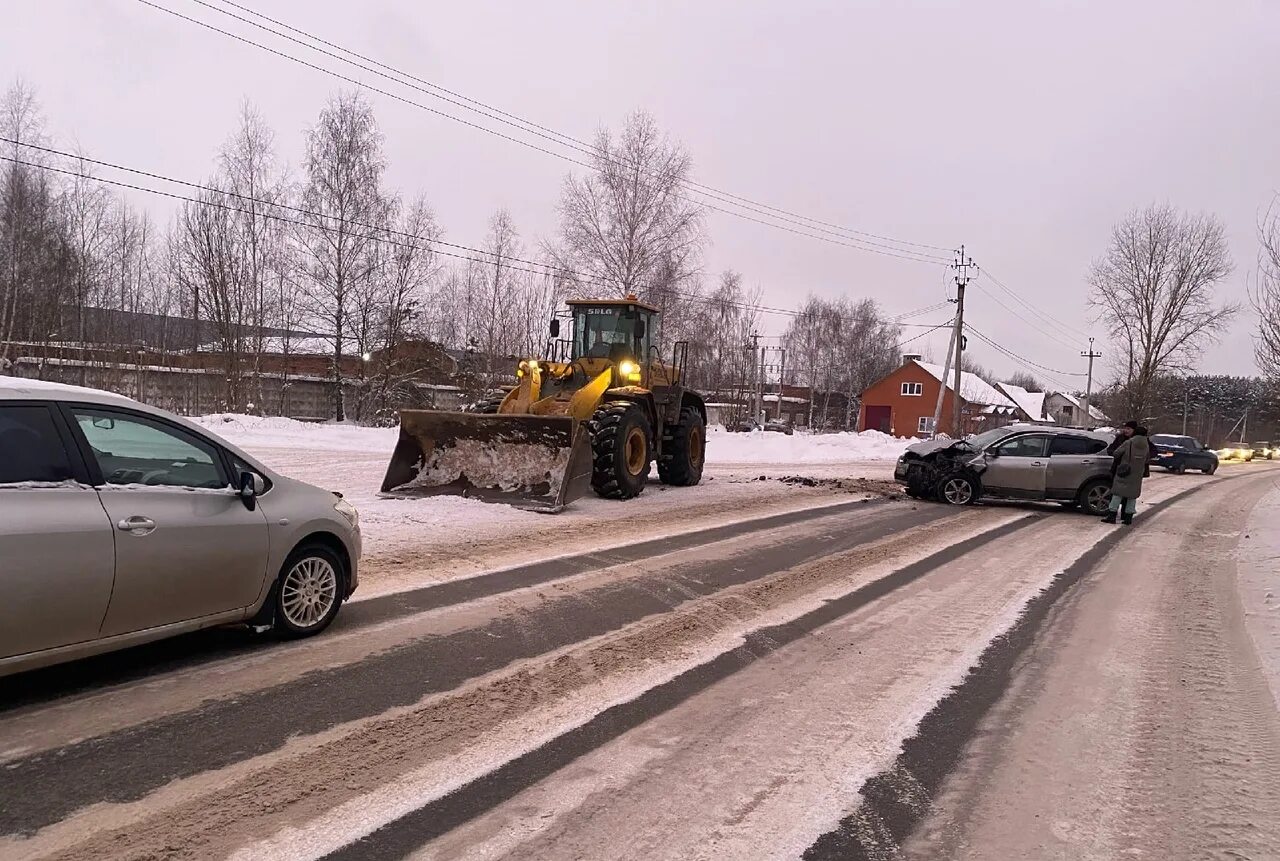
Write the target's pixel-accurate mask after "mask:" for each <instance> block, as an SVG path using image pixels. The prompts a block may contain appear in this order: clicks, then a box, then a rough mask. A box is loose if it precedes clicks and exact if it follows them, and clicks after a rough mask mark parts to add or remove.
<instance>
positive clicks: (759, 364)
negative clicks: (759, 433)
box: [751, 332, 764, 422]
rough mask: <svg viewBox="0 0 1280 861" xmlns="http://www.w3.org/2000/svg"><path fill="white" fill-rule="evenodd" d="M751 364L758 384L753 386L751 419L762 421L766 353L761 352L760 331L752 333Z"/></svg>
mask: <svg viewBox="0 0 1280 861" xmlns="http://www.w3.org/2000/svg"><path fill="white" fill-rule="evenodd" d="M751 364H752V371H753V372H754V373H755V378H756V384H755V386H754V387H753V388H754V389H755V391H753V392H752V393H751V394H752V411H751V420H752V421H753V422H759V421H760V410H761V405H762V403H763V400H762V398H763V397H764V392H763V387H764V353H762V352H760V333H758V332H752V333H751Z"/></svg>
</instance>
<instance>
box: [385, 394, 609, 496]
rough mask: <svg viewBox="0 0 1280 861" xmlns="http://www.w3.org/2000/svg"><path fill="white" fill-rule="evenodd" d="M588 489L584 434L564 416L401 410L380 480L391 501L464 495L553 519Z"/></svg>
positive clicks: (588, 453)
mask: <svg viewBox="0 0 1280 861" xmlns="http://www.w3.org/2000/svg"><path fill="white" fill-rule="evenodd" d="M590 487H591V445H590V442H589V440H588V436H587V429H586V427H585V426H583V425H582V424H581V423H579V422H575V421H574V420H573V419H572V418H570V417H568V416H534V415H524V414H521V415H486V414H483V413H457V412H440V411H435V410H404V411H402V412H401V413H400V438H399V439H398V440H397V441H396V449H395V451H394V452H393V453H392V455H391V464H390V465H389V466H388V467H387V475H386V477H385V478H384V479H383V480H382V492H383V493H384V494H387V495H389V496H396V497H419V496H440V495H450V496H466V497H470V498H473V499H479V500H483V501H485V502H505V503H507V504H510V505H515V506H517V507H519V508H527V509H531V510H534V511H546V512H557V511H560V510H561V509H563V508H564V507H565V506H566V505H568V504H569V503H570V502H572V501H573V500H575V499H577V498H578V497H579V496H582V495H583V494H585V493H586V492H587V491H588V490H589V489H590Z"/></svg>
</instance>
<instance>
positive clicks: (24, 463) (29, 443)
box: [0, 406, 75, 484]
mask: <svg viewBox="0 0 1280 861" xmlns="http://www.w3.org/2000/svg"><path fill="white" fill-rule="evenodd" d="M74 476H75V473H73V472H72V470H71V461H70V460H69V459H68V458H67V450H66V448H65V447H64V446H63V444H62V437H60V436H59V435H58V428H57V425H55V424H54V421H53V414H52V413H50V411H49V408H48V407H43V406H40V407H0V484H16V483H18V482H24V481H38V482H56V481H66V480H67V479H70V478H73V477H74Z"/></svg>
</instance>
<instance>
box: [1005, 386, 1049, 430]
mask: <svg viewBox="0 0 1280 861" xmlns="http://www.w3.org/2000/svg"><path fill="white" fill-rule="evenodd" d="M996 388H997V389H999V390H1000V391H1002V392H1004V393H1005V395H1007V396H1008V397H1009V399H1010V400H1011V401H1013V402H1014V403H1015V404H1017V405H1018V409H1020V410H1022V411H1023V412H1024V413H1026V415H1027V418H1029V419H1031V420H1032V421H1038V422H1039V421H1043V422H1051V423H1052V422H1054V419H1053V416H1046V415H1045V414H1044V392H1029V391H1027V390H1026V389H1024V388H1022V386H1015V385H1012V384H1011V383H997V384H996Z"/></svg>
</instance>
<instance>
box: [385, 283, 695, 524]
mask: <svg viewBox="0 0 1280 861" xmlns="http://www.w3.org/2000/svg"><path fill="white" fill-rule="evenodd" d="M566 304H567V305H568V306H569V311H568V312H567V316H568V317H570V318H572V325H573V331H572V335H571V337H570V338H569V339H568V340H567V341H558V340H557V339H558V338H559V337H560V319H559V316H557V317H556V318H553V319H552V321H551V338H552V340H551V342H550V344H551V345H556V344H558V345H560V347H561V348H562V349H561V350H560V354H561V355H560V356H559V358H558V359H525V360H524V361H521V362H520V364H519V367H518V368H517V371H516V377H517V380H518V383H517V385H516V386H515V388H513V389H511V390H510V391H508V392H507V393H506V394H505V395H504V396H503V397H501V398H495V399H493V400H491V401H488V402H485V403H482V404H480V405H478V406H477V407H476V408H475V410H473V411H470V412H440V411H435V410H402V411H401V412H400V438H399V440H398V441H397V443H396V449H395V452H394V453H393V454H392V455H391V464H390V465H389V466H388V467H387V474H386V477H385V478H384V479H383V482H382V492H383V493H384V494H388V495H391V496H433V495H440V494H453V495H461V496H471V497H475V498H477V499H482V500H486V501H491V502H509V503H512V504H514V505H518V506H520V507H523V508H531V509H535V510H540V511H559V510H561V509H562V508H564V506H565V505H567V504H568V503H569V502H571V501H573V500H574V499H577V498H578V497H579V496H582V495H583V494H585V493H586V492H587V489H588V488H591V489H593V490H595V492H596V493H597V494H599V495H600V496H603V497H605V498H608V499H630V498H632V497H634V496H636V495H638V494H639V493H640V492H641V491H643V490H644V486H645V484H646V483H647V481H648V479H649V473H650V471H651V469H652V466H653V464H654V463H655V462H656V463H657V466H658V476H659V478H661V480H662V482H663V483H664V484H670V485H681V486H688V485H694V484H697V483H698V482H699V481H700V480H701V479H702V464H703V457H704V454H705V448H706V425H707V410H706V406H705V404H704V402H703V399H702V397H701V396H700V395H698V394H697V393H696V392H693V391H690V390H689V389H688V388H686V386H685V380H684V377H685V366H686V364H687V361H688V344H687V343H685V342H683V341H682V342H679V343H677V344H676V345H675V347H674V349H673V353H672V356H671V363H670V364H667V363H665V362H664V361H663V360H662V357H661V356H660V355H659V353H658V348H657V346H656V344H655V342H656V341H657V337H656V335H657V328H656V327H657V325H658V310H657V309H656V308H653V307H651V306H649V305H646V304H645V303H643V302H641V301H639V300H638V299H636V298H635V297H634V296H628V297H626V298H625V299H577V300H573V301H570V302H568V303H566ZM549 346H550V345H549ZM548 352H549V353H550V352H554V351H553V350H551V349H549V350H548Z"/></svg>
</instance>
